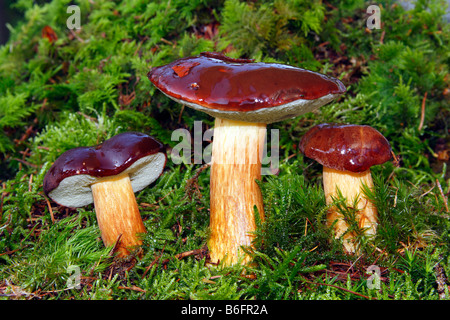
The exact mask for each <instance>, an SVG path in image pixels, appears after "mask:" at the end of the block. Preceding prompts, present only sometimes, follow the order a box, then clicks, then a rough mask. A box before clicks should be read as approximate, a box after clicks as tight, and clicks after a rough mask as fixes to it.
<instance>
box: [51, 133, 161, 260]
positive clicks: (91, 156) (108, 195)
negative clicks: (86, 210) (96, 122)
mask: <svg viewBox="0 0 450 320" xmlns="http://www.w3.org/2000/svg"><path fill="white" fill-rule="evenodd" d="M165 164H166V154H165V149H164V146H163V145H162V144H161V143H160V142H158V141H156V140H155V139H154V138H152V137H150V136H148V135H145V134H143V133H138V132H125V133H121V134H118V135H116V136H114V137H112V138H111V139H109V140H106V141H105V142H103V143H102V144H99V145H97V146H93V147H78V148H74V149H71V150H68V151H66V152H64V153H63V154H62V155H61V156H60V157H59V158H58V159H56V161H55V162H54V163H53V165H52V166H51V168H50V169H49V170H48V172H47V173H46V175H45V177H44V192H45V194H46V195H48V196H49V197H50V198H51V199H52V200H53V201H55V202H56V203H58V204H60V205H62V206H66V207H71V208H78V207H83V206H86V205H88V204H90V203H92V202H93V203H94V206H95V212H96V216H97V221H98V225H99V228H100V232H101V237H102V240H103V243H104V245H105V246H106V247H109V246H112V245H114V244H116V247H115V248H116V252H117V256H118V257H125V256H128V255H129V254H130V252H131V251H132V250H134V249H136V248H137V247H138V246H140V245H141V244H142V240H141V237H140V236H141V234H143V233H145V228H144V224H143V222H142V218H141V215H140V213H139V208H138V205H137V202H136V198H135V195H134V192H137V191H140V190H142V189H144V188H145V187H146V186H148V185H149V184H151V183H152V182H153V181H155V180H156V179H157V178H158V177H159V176H160V175H161V174H162V172H163V169H164V166H165Z"/></svg>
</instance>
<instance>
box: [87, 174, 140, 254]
mask: <svg viewBox="0 0 450 320" xmlns="http://www.w3.org/2000/svg"><path fill="white" fill-rule="evenodd" d="M91 189H92V194H93V197H94V205H95V212H96V215H97V221H98V225H99V227H100V232H101V236H102V240H103V243H104V245H105V246H106V247H108V246H111V245H114V244H115V243H116V242H117V240H118V239H119V238H120V240H119V243H118V244H117V245H116V248H117V255H118V256H127V255H129V253H130V251H131V250H134V249H135V248H136V247H137V246H140V245H142V240H141V239H140V234H142V233H145V227H144V224H143V222H142V218H141V215H140V213H139V208H138V205H137V202H136V197H135V195H134V192H133V188H132V187H131V182H130V178H129V177H128V175H121V176H115V177H112V178H105V179H102V180H101V181H100V182H97V183H95V184H93V185H92V186H91Z"/></svg>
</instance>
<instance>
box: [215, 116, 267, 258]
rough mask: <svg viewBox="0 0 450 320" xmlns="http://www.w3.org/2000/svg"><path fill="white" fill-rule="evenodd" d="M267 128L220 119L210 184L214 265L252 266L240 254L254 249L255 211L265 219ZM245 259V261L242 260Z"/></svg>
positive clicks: (263, 125)
mask: <svg viewBox="0 0 450 320" xmlns="http://www.w3.org/2000/svg"><path fill="white" fill-rule="evenodd" d="M265 134H266V125H265V124H259V123H247V122H240V121H233V120H224V119H220V118H216V120H215V126H214V141H213V147H212V160H211V181H210V195H211V203H210V206H211V208H210V211H211V218H210V230H211V236H210V239H209V243H208V246H209V251H210V257H211V259H212V261H213V262H219V261H220V262H224V264H228V265H230V264H235V263H237V262H238V261H241V262H242V263H243V264H246V263H248V261H249V257H248V256H247V255H245V254H243V252H242V251H241V250H240V247H241V246H251V242H252V239H253V238H254V235H253V234H251V233H252V232H254V231H255V230H256V223H255V216H254V212H255V211H254V207H255V206H256V208H257V209H258V212H259V215H260V218H261V220H263V219H264V212H263V201H262V196H261V191H260V189H259V186H258V184H257V183H256V180H260V179H261V157H262V151H263V146H264V139H265ZM240 259H242V260H240Z"/></svg>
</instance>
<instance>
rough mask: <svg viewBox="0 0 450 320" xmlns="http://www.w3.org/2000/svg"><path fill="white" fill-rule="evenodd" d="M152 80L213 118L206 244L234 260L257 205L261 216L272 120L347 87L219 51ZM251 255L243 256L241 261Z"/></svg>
mask: <svg viewBox="0 0 450 320" xmlns="http://www.w3.org/2000/svg"><path fill="white" fill-rule="evenodd" d="M148 77H149V79H150V81H151V82H152V83H153V84H154V85H155V86H156V87H157V88H158V89H159V90H161V91H162V92H163V93H164V94H166V95H167V96H168V97H169V98H171V99H173V100H175V101H177V102H179V103H181V104H183V105H186V106H188V107H191V108H193V109H195V110H199V111H203V112H205V113H207V114H209V115H211V116H213V117H215V126H214V140H213V146H212V160H211V177H210V206H211V208H210V214H211V216H210V231H211V235H210V239H209V243H208V245H209V251H210V256H211V259H212V261H214V262H219V261H223V262H224V263H225V264H234V263H236V262H238V261H239V258H240V254H241V252H240V248H241V246H247V247H250V246H251V242H252V239H253V236H254V235H252V232H254V231H255V229H256V223H255V217H254V212H255V211H254V207H255V206H256V208H257V210H258V212H259V215H260V218H261V220H263V219H264V210H263V200H262V196H261V191H260V190H259V187H258V185H257V183H256V180H260V179H261V157H262V152H263V146H264V139H265V134H266V126H267V124H269V123H273V122H277V121H282V120H285V119H289V118H293V117H296V116H299V115H301V114H304V113H307V112H310V111H313V110H315V109H317V108H319V107H320V106H322V105H324V104H326V103H328V102H330V101H331V100H333V99H335V98H337V97H338V96H340V95H341V94H343V93H344V92H345V90H346V89H345V86H344V85H343V84H342V83H341V82H340V81H339V80H337V79H334V78H331V77H327V76H325V75H322V74H319V73H316V72H312V71H308V70H304V69H300V68H295V67H292V66H287V65H282V64H275V63H255V62H254V61H253V60H249V59H232V58H229V57H226V56H225V55H223V54H221V53H216V52H204V53H201V54H200V55H199V56H194V57H188V58H183V59H179V60H176V61H173V62H172V63H169V64H167V65H164V66H160V67H155V68H153V69H151V70H150V72H149V73H148ZM248 260H249V257H248V256H246V255H245V254H244V258H243V259H242V260H241V262H242V263H243V264H245V263H247V262H248Z"/></svg>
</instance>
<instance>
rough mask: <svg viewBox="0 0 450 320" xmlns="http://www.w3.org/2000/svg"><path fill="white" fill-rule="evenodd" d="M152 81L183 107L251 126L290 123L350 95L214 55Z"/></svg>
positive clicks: (310, 79) (283, 69) (266, 66)
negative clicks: (291, 120) (245, 122)
mask: <svg viewBox="0 0 450 320" xmlns="http://www.w3.org/2000/svg"><path fill="white" fill-rule="evenodd" d="M148 77H149V79H150V81H151V82H152V83H153V84H154V85H155V86H156V87H157V88H158V89H159V90H161V91H162V92H163V93H164V94H166V95H167V96H168V97H170V98H172V99H173V100H175V101H177V102H179V103H181V104H185V105H187V106H189V107H192V108H194V109H197V110H200V111H203V112H205V113H208V114H210V115H211V116H214V117H222V118H227V119H231V120H242V121H248V122H263V123H272V122H276V121H281V120H284V119H288V118H292V117H295V116H298V115H301V114H303V113H306V112H310V111H313V110H314V109H316V108H318V107H320V106H322V105H324V104H326V103H328V102H330V101H331V100H333V99H335V98H336V97H338V96H340V95H341V94H343V93H345V91H346V88H345V86H344V85H343V84H342V82H341V81H339V80H338V79H335V78H332V77H328V76H326V75H323V74H320V73H317V72H313V71H309V70H305V69H301V68H296V67H292V66H288V65H283V64H276V63H255V62H253V61H252V60H247V59H232V58H229V57H226V56H224V55H222V54H220V53H211V52H205V53H202V54H200V55H199V56H194V57H187V58H182V59H179V60H176V61H173V62H171V63H169V64H167V65H164V66H160V67H155V68H152V69H151V70H150V72H149V73H148Z"/></svg>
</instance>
